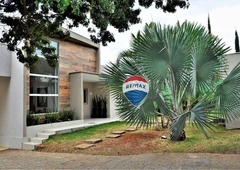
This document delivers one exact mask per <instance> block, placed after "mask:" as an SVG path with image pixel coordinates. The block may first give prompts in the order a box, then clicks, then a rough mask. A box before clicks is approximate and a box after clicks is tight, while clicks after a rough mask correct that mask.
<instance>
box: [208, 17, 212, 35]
mask: <svg viewBox="0 0 240 170" xmlns="http://www.w3.org/2000/svg"><path fill="white" fill-rule="evenodd" d="M211 33H212V32H211V23H210V16H209V14H208V34H211Z"/></svg>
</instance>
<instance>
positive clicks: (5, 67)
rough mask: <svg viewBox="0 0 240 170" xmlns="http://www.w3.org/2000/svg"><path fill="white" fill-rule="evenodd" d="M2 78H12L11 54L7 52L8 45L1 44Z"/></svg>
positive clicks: (0, 68) (0, 74)
mask: <svg viewBox="0 0 240 170" xmlns="http://www.w3.org/2000/svg"><path fill="white" fill-rule="evenodd" d="M0 51H1V54H0V61H1V62H0V76H4V77H10V76H11V57H10V56H11V52H10V51H8V50H7V47H6V45H3V44H0Z"/></svg>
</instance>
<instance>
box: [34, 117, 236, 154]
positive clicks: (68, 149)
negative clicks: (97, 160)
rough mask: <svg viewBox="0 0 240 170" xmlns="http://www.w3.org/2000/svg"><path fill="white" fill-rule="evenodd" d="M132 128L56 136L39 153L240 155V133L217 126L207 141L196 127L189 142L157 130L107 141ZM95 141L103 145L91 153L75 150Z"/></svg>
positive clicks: (189, 134)
mask: <svg viewBox="0 0 240 170" xmlns="http://www.w3.org/2000/svg"><path fill="white" fill-rule="evenodd" d="M128 127H129V125H128V124H126V123H125V122H113V123H108V124H103V125H98V126H93V127H90V128H87V129H84V130H81V131H77V132H74V133H68V134H63V135H59V136H53V137H50V138H49V139H48V140H47V141H45V142H44V143H43V144H41V145H40V146H39V147H38V148H37V151H43V152H65V153H83V154H96V155H136V154H145V153H158V152H169V153H170V152H181V153H232V154H238V153H240V130H228V131H226V130H225V128H224V127H220V126H217V125H216V129H215V131H214V132H211V133H210V138H206V137H205V136H204V134H203V133H202V132H201V131H200V130H198V129H197V128H196V127H195V128H193V127H190V126H187V127H186V128H185V132H186V136H187V138H186V140H184V141H181V142H172V141H171V140H170V139H169V133H168V129H162V130H160V131H154V127H153V128H150V129H143V128H138V130H137V131H134V132H126V133H124V134H123V135H122V136H121V137H119V138H114V139H111V138H106V135H108V134H110V133H111V132H113V131H117V130H125V129H127V128H128ZM162 135H165V136H167V137H168V139H161V136H162ZM91 138H100V139H102V140H103V141H102V142H100V143H97V144H95V146H93V147H91V148H88V149H84V150H78V149H77V150H76V149H74V146H76V145H79V144H82V143H84V140H86V139H91Z"/></svg>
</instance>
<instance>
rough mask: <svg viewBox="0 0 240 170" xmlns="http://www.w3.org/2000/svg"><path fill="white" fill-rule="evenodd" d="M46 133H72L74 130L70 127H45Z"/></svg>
mask: <svg viewBox="0 0 240 170" xmlns="http://www.w3.org/2000/svg"><path fill="white" fill-rule="evenodd" d="M43 132H44V133H55V134H56V135H60V134H64V133H70V132H72V129H68V128H59V129H45V130H43Z"/></svg>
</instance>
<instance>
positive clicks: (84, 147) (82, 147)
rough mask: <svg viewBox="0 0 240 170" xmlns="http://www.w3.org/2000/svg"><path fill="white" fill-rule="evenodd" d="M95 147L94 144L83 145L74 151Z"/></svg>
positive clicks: (76, 147)
mask: <svg viewBox="0 0 240 170" xmlns="http://www.w3.org/2000/svg"><path fill="white" fill-rule="evenodd" d="M92 146H94V144H88V143H83V144H80V145H77V146H75V147H74V149H87V148H90V147H92Z"/></svg>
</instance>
